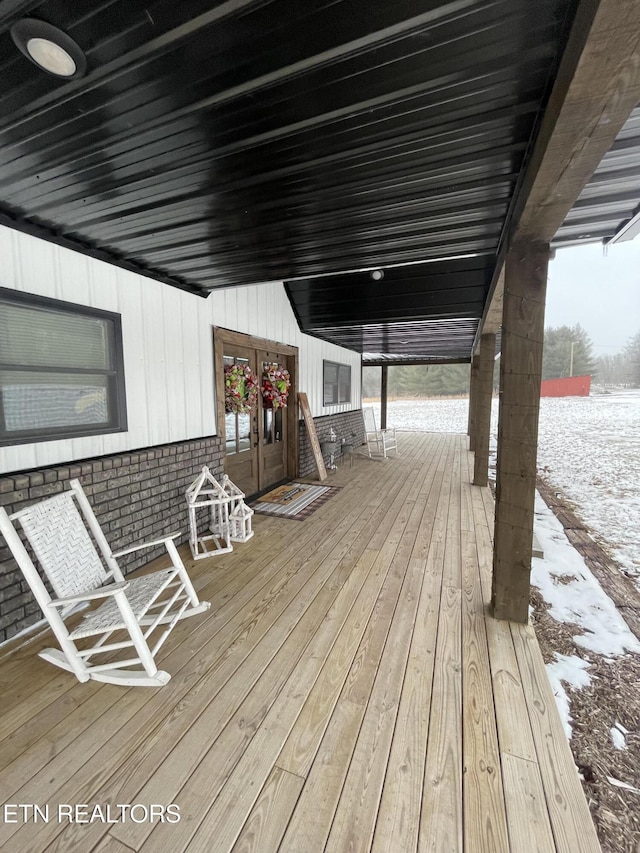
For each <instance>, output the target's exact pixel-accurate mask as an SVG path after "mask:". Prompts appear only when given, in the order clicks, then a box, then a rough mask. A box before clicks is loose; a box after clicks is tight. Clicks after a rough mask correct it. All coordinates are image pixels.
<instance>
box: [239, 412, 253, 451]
mask: <svg viewBox="0 0 640 853" xmlns="http://www.w3.org/2000/svg"><path fill="white" fill-rule="evenodd" d="M238 438H239V441H238V451H239V452H240V453H242V452H243V451H244V450H250V449H251V415H250V414H249V413H247V414H244V415H238Z"/></svg>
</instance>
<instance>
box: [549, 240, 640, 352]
mask: <svg viewBox="0 0 640 853" xmlns="http://www.w3.org/2000/svg"><path fill="white" fill-rule="evenodd" d="M576 323H579V324H580V325H581V326H582V327H583V329H586V331H587V333H588V335H589V337H590V338H591V340H592V342H593V349H594V353H595V355H613V353H615V352H617V351H619V350H621V349H622V348H623V347H624V345H625V344H626V342H627V341H628V340H629V338H630V337H631V336H632V335H635V334H636V333H637V332H640V237H637V238H636V239H635V240H631V241H630V242H629V243H620V244H619V245H613V246H610V247H609V248H608V249H607V254H606V255H605V254H604V252H603V247H602V244H600V243H596V244H593V245H588V246H576V247H573V248H568V249H559V250H558V251H557V252H556V256H555V258H554V259H553V260H552V261H551V262H550V264H549V280H548V284H547V307H546V314H545V326H546V327H548V326H574V325H575V324H576Z"/></svg>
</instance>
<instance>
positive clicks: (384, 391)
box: [380, 364, 389, 429]
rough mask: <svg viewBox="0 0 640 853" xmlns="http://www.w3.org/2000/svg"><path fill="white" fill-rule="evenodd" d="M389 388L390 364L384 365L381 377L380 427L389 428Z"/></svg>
mask: <svg viewBox="0 0 640 853" xmlns="http://www.w3.org/2000/svg"><path fill="white" fill-rule="evenodd" d="M388 388H389V365H388V364H383V365H382V377H381V379H380V429H386V428H387V398H388Z"/></svg>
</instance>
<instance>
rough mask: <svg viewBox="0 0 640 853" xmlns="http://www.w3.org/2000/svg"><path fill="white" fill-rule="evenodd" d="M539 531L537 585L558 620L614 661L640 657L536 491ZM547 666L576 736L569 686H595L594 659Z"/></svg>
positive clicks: (618, 740) (638, 646)
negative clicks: (540, 553) (591, 666)
mask: <svg viewBox="0 0 640 853" xmlns="http://www.w3.org/2000/svg"><path fill="white" fill-rule="evenodd" d="M535 513H536V519H535V530H536V536H537V537H538V541H539V542H540V545H541V546H542V550H543V553H544V558H538V557H534V558H533V560H532V565H531V583H532V584H533V585H534V586H535V587H537V588H538V589H539V590H540V594H541V595H542V597H543V599H544V600H545V601H546V603H547V604H548V605H550V606H549V615H550V616H551V617H552V618H553V619H555V620H556V621H557V622H564V623H566V624H569V625H576V626H577V627H578V629H579V630H580V633H576V634H575V635H574V636H573V638H572V639H573V641H574V642H575V644H576V645H577V646H580V647H582V648H583V649H585V650H586V651H588V652H592V653H594V654H598V655H603V656H604V657H606V658H609V659H614V658H616V657H620V656H622V655H625V654H628V653H635V654H640V642H639V641H638V640H637V639H636V637H635V635H634V634H633V633H632V632H631V631H630V630H629V628H628V626H627V623H626V622H625V621H624V619H623V618H622V616H621V615H620V613H619V612H618V610H617V608H616V606H615V604H614V603H613V601H612V600H611V599H610V598H609V596H608V595H607V594H606V593H605V592H604V590H603V589H602V587H601V586H600V584H599V582H598V581H597V580H596V578H595V577H594V576H593V574H592V573H591V571H590V570H589V569H588V567H587V565H586V564H585V562H584V560H583V559H582V556H581V555H580V554H579V553H578V552H577V551H576V550H575V548H574V547H573V546H572V545H571V543H570V542H569V540H568V539H567V537H566V535H565V533H564V530H563V528H562V524H561V523H560V522H559V521H558V519H557V518H556V517H555V515H554V514H553V512H552V511H551V510H550V509H549V508H548V507H547V505H546V504H545V502H544V501H543V499H542V498H541V497H540V495H539V494H537V493H536V509H535ZM555 658H556V660H555V661H554V662H553V663H549V664H547V674H548V676H549V681H550V682H551V687H552V689H553V692H554V695H555V697H556V704H557V706H558V711H559V712H560V718H561V720H562V724H563V726H564V730H565V732H566V735H567V737H568V738H571V715H570V702H569V697H568V695H567V692H566V690H565V685H570V686H571V687H573V688H574V689H575V690H579V689H580V688H581V687H587V686H588V685H589V684H590V683H591V677H590V676H589V672H588V670H589V656H588V654H586V655H585V656H584V657H578V655H561V654H558V653H556V655H555ZM615 732H616V734H614V730H613V729H612V730H611V737H612V739H613V742H614V745H616V746H617V748H618V749H624V748H625V740H624V732H623V731H622V730H619V729H616V730H615Z"/></svg>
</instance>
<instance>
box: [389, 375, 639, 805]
mask: <svg viewBox="0 0 640 853" xmlns="http://www.w3.org/2000/svg"><path fill="white" fill-rule="evenodd" d="M374 408H375V409H376V416H377V418H378V423H379V417H380V406H379V404H374ZM467 418H468V401H467V400H466V399H464V400H446V399H444V400H400V401H397V402H391V403H389V408H388V417H387V421H388V425H389V426H393V427H396V428H397V429H400V430H415V431H425V432H457V433H466V431H467ZM497 421H498V401H497V400H494V401H493V408H492V424H491V459H490V466H492V467H493V468H495V448H496V434H497ZM538 469H539V470H540V471H541V473H542V474H543V475H544V477H545V479H546V480H547V481H548V482H549V483H551V484H552V485H554V486H556V487H557V488H558V489H559V490H560V491H561V492H562V493H563V494H564V495H565V496H566V497H568V498H569V499H570V500H571V501H573V502H574V503H575V505H576V508H577V511H578V513H579V515H580V516H581V517H582V519H583V520H584V522H585V524H586V525H587V526H588V527H589V528H590V530H591V531H592V532H593V533H594V534H595V535H596V537H597V538H598V539H600V540H601V541H602V542H603V544H605V545H606V546H607V547H608V549H609V550H610V551H611V552H612V554H613V555H614V557H615V558H616V559H617V561H618V562H619V564H620V565H621V566H622V569H623V570H624V571H625V572H626V574H628V575H629V576H631V577H634V578H635V579H636V583H638V585H639V586H640V391H626V392H619V393H616V394H603V395H599V396H592V397H565V398H551V397H549V398H543V399H542V400H541V401H540V427H539V439H538ZM535 529H536V535H537V537H538V540H539V542H540V544H541V546H542V548H543V552H544V559H538V558H534V559H533V565H532V572H531V582H532V583H533V584H534V585H535V586H536V587H537V588H538V589H539V590H540V593H541V595H542V597H543V598H544V600H545V601H546V602H547V603H548V604H549V605H550V609H549V614H550V615H551V617H552V618H554V619H556V620H557V621H559V622H564V623H568V624H571V625H576V626H577V629H578V630H577V632H576V634H575V636H574V637H573V639H574V642H575V643H576V645H577V646H579V647H581V648H583V649H584V650H585V654H584V656H583V657H579V656H578V655H560V654H556V656H555V658H556V659H555V661H554V662H552V663H550V664H547V672H548V674H549V679H550V681H551V685H552V688H553V692H554V694H555V696H556V702H557V705H558V710H559V711H560V717H561V719H562V722H563V725H564V728H565V732H566V733H567V737H568V738H570V737H571V715H570V701H569V696H568V694H567V692H566V689H565V685H570V686H571V687H573V688H574V689H576V690H577V689H580V688H581V687H585V686H588V685H589V684H590V682H591V677H590V675H589V672H588V670H589V653H591V654H598V655H604V656H605V657H607V658H616V657H619V656H622V655H625V654H629V653H635V654H640V642H638V640H637V639H636V637H635V635H634V634H632V633H631V631H630V630H629V628H628V627H627V624H626V623H625V621H624V620H623V619H622V617H621V616H620V614H619V613H618V611H617V609H616V607H615V605H614V603H613V601H612V600H611V599H610V598H609V596H608V595H606V593H605V592H604V591H603V589H602V587H601V586H600V584H599V583H598V581H597V580H596V578H595V577H594V576H593V575H592V573H591V572H590V571H589V569H588V568H587V566H586V564H585V562H584V560H583V559H582V557H581V555H580V554H579V553H578V552H577V551H576V550H575V549H574V548H573V547H572V545H571V543H570V542H569V540H568V539H567V537H566V536H565V534H564V530H563V528H562V525H561V523H560V522H559V521H558V520H557V519H556V517H555V516H554V514H553V513H552V511H551V510H550V509H549V508H548V507H547V505H546V504H545V503H544V501H543V500H542V498H541V497H540V496H539V495H538V494H536V525H535ZM626 733H627V732H626V730H624V729H623V728H622V727H620V726H615V727H614V728H612V729H611V732H610V736H611V739H612V741H613V744H614V746H616V748H617V749H625V748H626V741H625V734H626ZM621 784H622V783H621ZM634 790H635V789H634ZM639 793H640V792H639Z"/></svg>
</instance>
